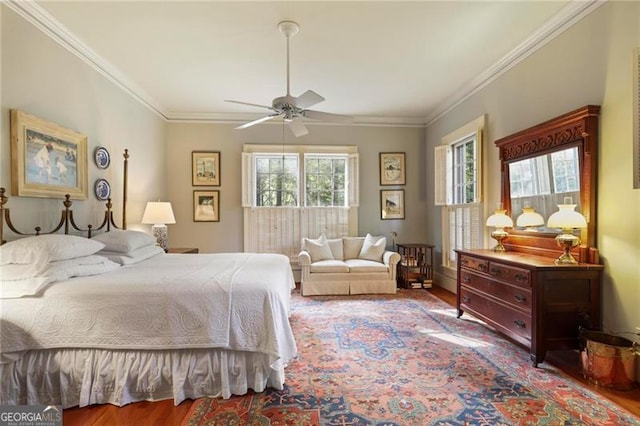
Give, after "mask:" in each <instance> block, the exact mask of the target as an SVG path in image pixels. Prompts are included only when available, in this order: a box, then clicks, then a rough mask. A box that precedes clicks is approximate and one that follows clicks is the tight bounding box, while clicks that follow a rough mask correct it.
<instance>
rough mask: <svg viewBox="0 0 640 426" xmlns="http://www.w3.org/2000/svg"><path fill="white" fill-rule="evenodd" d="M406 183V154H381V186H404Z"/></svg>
mask: <svg viewBox="0 0 640 426" xmlns="http://www.w3.org/2000/svg"><path fill="white" fill-rule="evenodd" d="M405 181H406V172H405V153H404V152H381V153H380V185H381V186H384V185H404V184H405Z"/></svg>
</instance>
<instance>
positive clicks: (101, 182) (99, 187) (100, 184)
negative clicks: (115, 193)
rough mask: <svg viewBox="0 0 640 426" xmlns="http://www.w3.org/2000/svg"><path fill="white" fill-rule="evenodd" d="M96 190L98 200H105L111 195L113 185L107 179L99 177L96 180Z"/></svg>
mask: <svg viewBox="0 0 640 426" xmlns="http://www.w3.org/2000/svg"><path fill="white" fill-rule="evenodd" d="M94 191H95V193H96V198H97V199H98V200H100V201H105V200H106V199H108V198H109V197H110V196H111V185H109V182H108V181H107V180H106V179H98V180H96V184H95V186H94Z"/></svg>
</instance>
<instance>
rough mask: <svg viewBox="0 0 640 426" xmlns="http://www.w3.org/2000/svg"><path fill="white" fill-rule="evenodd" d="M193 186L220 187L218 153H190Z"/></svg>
mask: <svg viewBox="0 0 640 426" xmlns="http://www.w3.org/2000/svg"><path fill="white" fill-rule="evenodd" d="M191 183H192V185H193V186H220V151H193V152H191Z"/></svg>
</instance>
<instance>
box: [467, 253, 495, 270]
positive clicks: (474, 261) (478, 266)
mask: <svg viewBox="0 0 640 426" xmlns="http://www.w3.org/2000/svg"><path fill="white" fill-rule="evenodd" d="M460 265H462V266H463V267H465V268H467V269H472V270H474V271H479V272H483V273H486V272H487V271H488V270H489V261H488V260H482V259H478V258H476V257H470V256H465V255H464V254H463V255H460Z"/></svg>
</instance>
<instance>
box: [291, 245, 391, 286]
mask: <svg viewBox="0 0 640 426" xmlns="http://www.w3.org/2000/svg"><path fill="white" fill-rule="evenodd" d="M386 244H387V240H386V238H384V237H375V236H371V235H369V234H367V236H366V237H342V238H337V239H327V238H325V237H324V236H321V237H320V238H318V239H316V240H311V239H308V238H304V239H303V240H302V251H301V252H300V254H299V255H298V261H299V263H300V268H301V284H300V287H301V293H302V295H303V296H315V295H332V294H373V293H395V292H396V287H397V284H396V267H397V264H398V262H399V261H400V255H399V254H398V253H396V252H394V251H388V250H386Z"/></svg>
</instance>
